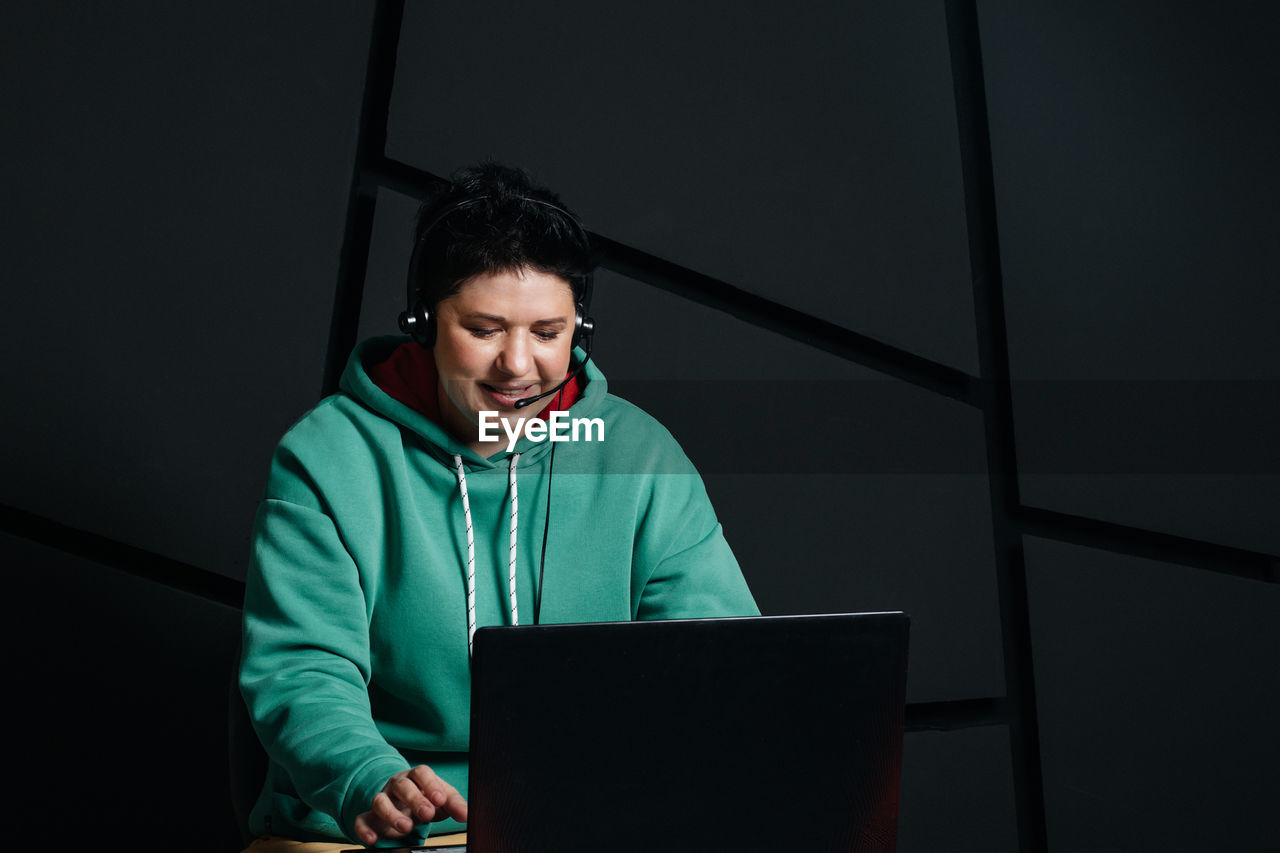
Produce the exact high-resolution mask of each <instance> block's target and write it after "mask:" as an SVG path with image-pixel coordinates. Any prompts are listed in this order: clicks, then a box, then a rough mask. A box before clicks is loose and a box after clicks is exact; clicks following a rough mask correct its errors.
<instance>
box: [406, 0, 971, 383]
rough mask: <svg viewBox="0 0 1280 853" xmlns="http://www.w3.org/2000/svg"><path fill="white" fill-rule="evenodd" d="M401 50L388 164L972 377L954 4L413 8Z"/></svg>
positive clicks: (408, 13)
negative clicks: (482, 189) (539, 187)
mask: <svg viewBox="0 0 1280 853" xmlns="http://www.w3.org/2000/svg"><path fill="white" fill-rule="evenodd" d="M480 33H483V34H484V35H483V38H480V37H478V34H480ZM402 45H403V46H402V50H401V54H400V68H399V70H398V72H397V86H396V92H395V100H394V103H393V109H392V113H391V132H390V135H389V137H388V153H389V154H390V155H391V156H392V157H395V158H397V159H399V160H401V161H403V162H406V163H411V164H413V165H416V166H419V167H422V168H425V169H427V170H429V171H433V172H437V173H440V172H447V171H449V170H450V169H453V168H455V167H457V166H459V165H462V164H465V163H467V162H470V161H471V160H474V159H476V158H477V157H479V156H484V155H492V156H495V157H498V158H501V159H506V160H511V161H514V162H518V163H522V164H524V165H525V166H526V167H527V168H530V169H533V170H535V171H536V172H537V173H538V174H539V175H540V176H542V177H543V179H544V180H546V181H548V182H550V183H551V184H552V185H553V186H556V187H557V188H560V189H561V190H562V192H563V193H564V195H565V197H566V198H567V199H571V200H572V203H573V205H574V206H575V208H576V209H578V211H579V212H580V213H581V214H582V215H583V216H584V217H585V218H586V219H587V221H588V222H590V223H591V226H592V228H594V229H596V230H597V231H599V232H600V233H601V234H605V235H607V236H609V237H612V238H614V239H617V240H621V241H623V242H625V243H627V244H628V245H634V246H637V247H639V248H643V249H645V250H647V251H651V252H655V253H657V254H659V255H661V256H663V257H665V258H668V259H670V260H673V261H676V262H678V263H681V264H684V265H686V266H690V267H693V268H695V269H698V270H700V271H702V272H706V273H708V274H711V275H714V276H717V277H720V278H724V279H727V280H729V281H732V282H734V283H735V284H737V285H738V286H739V287H743V288H746V289H748V290H750V291H752V292H754V293H761V294H764V295H767V296H769V297H770V298H772V299H776V300H778V301H781V302H784V303H786V304H788V305H792V306H794V307H798V308H801V309H803V310H806V311H808V312H811V313H815V314H818V315H820V316H823V317H827V318H830V319H832V320H833V321H835V322H837V323H840V324H843V325H846V326H848V327H850V328H853V329H856V330H858V331H862V332H866V333H868V334H871V335H873V336H875V337H877V338H881V339H884V340H886V341H888V342H890V343H893V344H896V345H899V346H905V347H907V348H910V349H912V350H914V351H917V352H920V353H922V354H924V355H926V356H928V357H930V358H932V359H935V360H938V361H942V362H945V363H947V364H950V365H953V366H956V367H959V368H964V369H968V370H971V371H972V370H974V369H976V364H977V360H976V354H975V349H974V332H973V325H972V320H971V318H972V311H973V308H972V301H971V298H970V292H969V281H968V275H967V266H966V264H967V259H966V257H965V231H964V207H963V199H962V195H961V186H960V173H959V152H958V140H957V139H956V134H955V119H954V115H955V109H954V104H953V102H952V95H951V80H950V75H949V59H948V54H947V41H946V21H945V18H944V16H943V14H942V4H941V3H940V2H929V3H917V4H895V3H840V2H834V3H829V2H824V3H817V4H813V3H810V4H805V5H804V6H803V7H801V8H797V9H789V10H786V11H783V9H782V8H781V7H775V6H772V5H770V4H752V5H750V6H747V7H744V6H743V5H742V4H740V3H733V2H728V0H721V1H720V2H714V3H696V4H688V3H680V2H675V0H665V1H664V2H657V3H644V4H622V5H618V4H608V5H601V4H593V3H583V2H579V3H568V4H566V3H558V4H555V6H554V7H551V8H548V7H546V6H533V5H529V4H527V3H515V2H510V3H497V4H473V5H469V6H454V7H449V8H442V7H438V6H432V5H429V4H409V6H408V7H407V8H406V15H405V24H404V35H403V41H402ZM850 223H857V224H858V227H857V228H850V227H848V226H849V224H850ZM922 234H928V239H927V240H922V239H921V235H922Z"/></svg>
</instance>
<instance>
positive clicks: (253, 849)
mask: <svg viewBox="0 0 1280 853" xmlns="http://www.w3.org/2000/svg"><path fill="white" fill-rule="evenodd" d="M466 843H467V834H466V833H465V832H451V833H449V834H448V835H433V836H431V837H430V838H428V839H427V840H426V842H425V843H423V844H422V845H420V846H422V847H445V846H448V845H451V844H466ZM406 846H408V845H406ZM414 846H419V845H414ZM359 847H361V845H359V844H355V843H353V842H350V841H291V840H289V839H288V838H276V837H274V836H266V837H263V838H257V839H254V842H253V843H252V844H250V845H249V846H248V847H247V848H245V850H244V853H339V851H341V850H355V849H358V848H359Z"/></svg>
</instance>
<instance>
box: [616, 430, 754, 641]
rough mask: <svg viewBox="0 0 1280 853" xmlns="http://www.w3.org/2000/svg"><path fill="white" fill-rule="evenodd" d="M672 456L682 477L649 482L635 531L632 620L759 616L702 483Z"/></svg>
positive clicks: (681, 457)
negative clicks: (634, 608)
mask: <svg viewBox="0 0 1280 853" xmlns="http://www.w3.org/2000/svg"><path fill="white" fill-rule="evenodd" d="M671 444H672V445H674V444H675V442H674V439H672V440H671ZM673 452H674V453H676V454H678V461H679V463H680V467H681V468H683V469H684V471H685V473H670V474H658V475H655V476H654V477H653V479H652V487H651V490H650V495H649V504H648V506H647V507H646V508H645V511H644V514H643V516H642V518H641V522H640V526H639V529H638V530H637V536H636V546H635V555H634V558H635V563H634V566H633V575H632V577H633V584H634V585H635V588H634V589H633V592H632V601H633V602H636V604H635V605H633V606H635V607H636V611H635V614H634V617H635V618H636V619H695V618H707V617H719V616H758V615H760V610H759V608H758V607H757V606H756V603H755V599H754V598H752V596H751V591H750V590H749V589H748V588H747V582H746V580H745V579H744V578H743V576H742V569H741V568H740V567H739V566H738V561H737V559H736V558H735V557H734V555H733V551H732V550H731V549H730V548H729V543H728V542H726V541H725V538H724V531H723V529H722V528H721V526H720V522H719V521H718V520H717V519H716V514H715V510H714V509H712V507H711V499H710V498H709V497H708V496H707V490H706V487H705V486H704V485H703V483H702V478H701V477H700V476H698V473H697V471H696V470H694V468H693V463H691V462H690V461H689V460H688V458H687V457H686V456H685V455H684V453H683V451H681V450H680V449H679V447H678V446H676V447H674V448H673Z"/></svg>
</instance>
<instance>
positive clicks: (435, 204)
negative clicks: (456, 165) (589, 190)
mask: <svg viewBox="0 0 1280 853" xmlns="http://www.w3.org/2000/svg"><path fill="white" fill-rule="evenodd" d="M594 266H595V263H594V257H593V254H592V249H591V244H590V237H589V236H588V235H587V232H586V230H585V229H584V228H583V227H582V225H581V224H580V222H579V221H578V218H577V217H576V216H575V215H574V213H573V211H572V210H570V209H569V208H568V207H566V206H565V204H564V202H562V201H561V200H560V197H559V196H558V195H556V194H555V193H554V192H552V191H551V190H550V189H548V188H546V187H544V186H540V185H538V184H535V183H534V181H533V179H532V178H531V177H530V176H529V174H528V173H527V172H525V171H524V170H522V169H518V168H513V167H511V166H504V165H502V164H499V163H495V162H493V161H485V162H483V163H480V164H478V165H475V166H470V167H468V168H465V169H460V170H458V171H457V172H455V173H454V174H453V175H452V177H451V182H450V184H449V186H448V187H447V188H445V189H444V190H443V191H442V192H440V193H439V194H438V195H436V196H435V197H433V198H430V199H428V200H427V201H426V202H424V203H423V205H422V206H421V207H420V208H419V210H418V222H417V227H416V228H415V230H414V255H413V259H412V261H411V264H410V279H411V280H410V286H411V288H412V289H413V290H414V291H416V292H417V293H419V294H420V295H421V298H422V299H423V300H424V301H425V302H426V303H427V304H428V305H431V306H434V305H435V304H437V303H438V302H440V300H442V299H445V298H446V297H449V296H452V295H453V294H454V293H457V292H458V290H459V288H461V287H462V285H463V283H465V282H466V281H467V280H469V279H471V278H472V277H474V276H477V275H482V274H496V273H501V272H515V271H517V270H520V269H524V268H526V267H527V268H531V269H534V270H537V271H538V272H542V273H547V274H549V275H554V276H558V277H560V278H562V279H564V280H565V281H566V282H568V283H569V286H570V287H571V288H572V289H573V299H574V302H582V301H583V299H584V290H585V288H586V286H587V285H586V283H587V280H588V278H589V276H590V274H591V271H592V269H593V268H594Z"/></svg>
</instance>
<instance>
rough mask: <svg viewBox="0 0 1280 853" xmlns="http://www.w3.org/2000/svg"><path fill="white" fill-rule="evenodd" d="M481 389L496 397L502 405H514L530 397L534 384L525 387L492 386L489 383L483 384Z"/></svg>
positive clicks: (530, 383)
mask: <svg viewBox="0 0 1280 853" xmlns="http://www.w3.org/2000/svg"><path fill="white" fill-rule="evenodd" d="M480 387H481V388H483V389H484V390H485V391H487V392H488V393H489V395H490V396H491V397H494V398H495V399H496V400H497V401H498V402H500V403H506V404H507V405H514V404H515V402H516V401H517V400H519V399H521V398H523V397H527V396H529V393H530V391H531V389H532V388H533V383H532V382H529V383H526V384H524V385H515V386H510V385H491V384H489V383H488V382H481V383H480Z"/></svg>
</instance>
